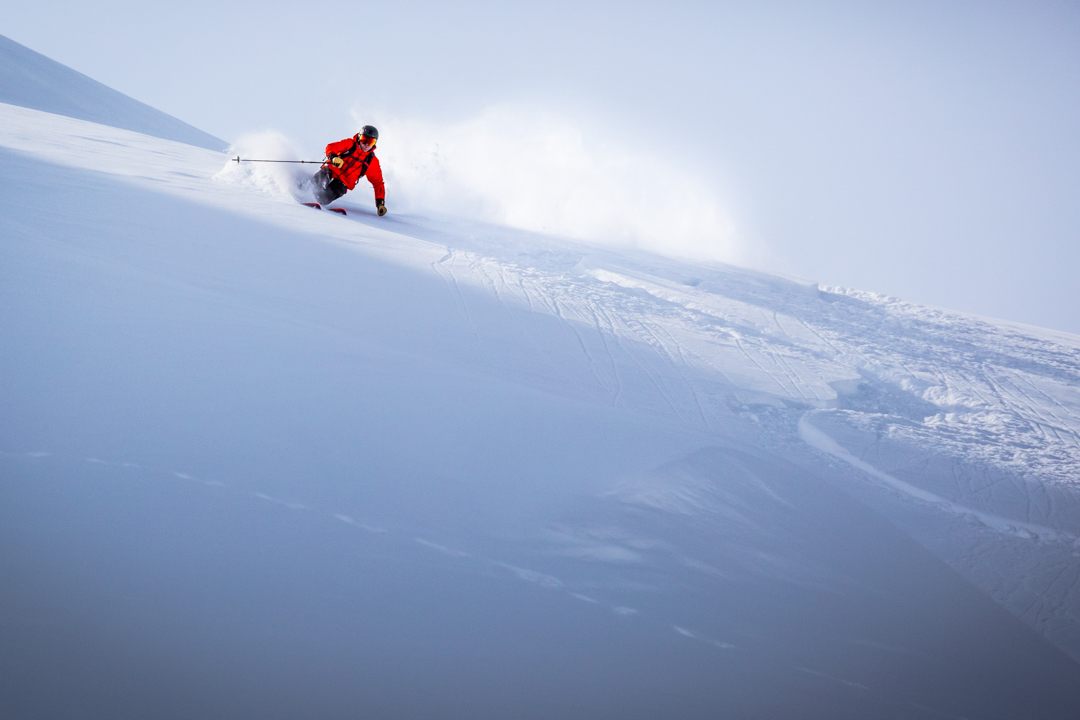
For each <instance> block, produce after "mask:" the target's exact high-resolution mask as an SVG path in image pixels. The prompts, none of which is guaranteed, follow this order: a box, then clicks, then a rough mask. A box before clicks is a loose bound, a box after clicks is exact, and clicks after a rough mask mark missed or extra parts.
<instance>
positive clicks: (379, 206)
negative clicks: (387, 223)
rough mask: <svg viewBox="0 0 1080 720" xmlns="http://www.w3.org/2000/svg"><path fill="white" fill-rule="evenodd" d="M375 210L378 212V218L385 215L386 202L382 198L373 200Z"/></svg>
mask: <svg viewBox="0 0 1080 720" xmlns="http://www.w3.org/2000/svg"><path fill="white" fill-rule="evenodd" d="M375 208H376V209H377V210H378V211H379V217H382V216H383V215H385V214H386V201H385V200H383V199H382V198H375Z"/></svg>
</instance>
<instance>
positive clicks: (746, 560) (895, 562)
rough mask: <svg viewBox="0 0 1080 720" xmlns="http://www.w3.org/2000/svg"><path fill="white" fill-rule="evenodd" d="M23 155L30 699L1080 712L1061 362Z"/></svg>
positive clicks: (167, 709)
mask: <svg viewBox="0 0 1080 720" xmlns="http://www.w3.org/2000/svg"><path fill="white" fill-rule="evenodd" d="M0 154H2V156H3V161H2V163H0V188H2V193H0V235H2V237H3V243H2V246H0V252H2V253H3V256H2V260H0V337H2V338H3V341H2V342H0V397H3V398H4V401H3V403H2V407H3V410H2V412H0V451H2V452H3V455H0V473H2V477H3V483H2V490H0V492H2V493H3V500H2V501H0V512H3V518H2V520H0V528H2V529H0V533H2V538H3V539H2V541H0V547H3V548H5V549H6V550H5V551H4V552H3V553H2V554H0V559H2V561H3V563H4V567H5V573H6V574H7V575H8V577H11V578H15V579H16V580H17V582H12V583H8V584H5V587H4V589H3V590H0V593H2V595H0V603H2V605H3V606H4V608H5V612H4V613H3V619H2V620H0V622H3V623H4V633H5V637H6V638H8V640H7V641H6V642H5V647H6V650H4V651H2V652H0V663H3V666H4V667H5V672H3V673H0V677H2V678H4V680H2V681H0V683H2V684H0V703H2V704H3V707H5V708H6V710H7V714H9V715H13V716H27V717H29V716H34V715H43V714H52V715H58V714H71V713H73V712H74V711H75V709H80V710H81V711H82V712H84V713H86V714H89V715H91V716H96V715H99V714H100V715H109V716H112V717H118V716H119V717H127V716H131V717H135V716H146V715H148V714H153V715H155V716H166V717H167V716H169V715H170V713H171V714H174V715H176V716H177V717H179V716H191V715H194V714H199V715H210V716H215V715H220V716H229V717H235V716H237V715H259V716H260V717H265V716H267V715H269V716H282V717H285V716H295V715H298V714H301V713H304V714H322V715H329V716H337V715H342V716H344V715H354V714H356V713H357V712H361V713H366V714H371V715H374V716H389V717H445V716H447V715H450V716H469V717H488V716H490V717H505V716H507V715H514V716H519V717H552V716H561V717H579V716H581V717H584V716H588V717H658V716H675V717H716V716H718V715H719V716H738V717H783V716H795V715H798V716H801V717H830V718H835V717H852V718H856V717H905V718H906V717H942V716H945V717H1002V718H1005V717H1069V716H1070V715H1069V713H1071V712H1072V711H1074V709H1075V707H1076V706H1077V704H1078V703H1080V668H1078V666H1077V664H1076V662H1075V659H1076V658H1078V657H1080V632H1078V628H1080V597H1078V594H1077V593H1078V584H1080V543H1078V539H1077V536H1078V533H1080V531H1078V527H1080V518H1078V515H1077V513H1078V509H1077V499H1078V497H1080V489H1078V488H1077V483H1076V479H1077V478H1078V477H1080V474H1078V472H1077V471H1078V468H1080V465H1078V462H1077V460H1078V457H1077V438H1078V433H1080V394H1078V393H1080V390H1078V388H1080V378H1078V373H1080V357H1078V353H1080V345H1078V342H1080V339H1078V338H1075V337H1072V336H1065V335H1060V334H1055V333H1050V332H1048V331H1041V330H1036V329H1032V328H1018V327H1015V326H1010V325H1006V324H1003V323H997V322H994V321H989V320H984V319H979V318H972V317H966V316H961V315H957V314H954V313H948V312H945V311H940V310H934V309H928V308H923V307H918V306H914V305H910V304H907V303H903V302H901V301H898V300H895V299H892V298H887V297H883V296H878V295H873V294H869V293H861V292H856V291H850V290H843V289H838V288H819V287H817V286H816V285H814V284H812V283H806V282H800V281H795V280H789V279H783V278H778V277H773V276H768V275H764V274H761V273H755V272H749V271H745V270H740V269H737V268H733V267H728V266H723V265H717V264H694V263H686V262H681V261H676V260H671V259H665V258H661V257H657V256H652V255H648V254H644V253H637V254H635V253H619V252H613V251H610V250H603V249H599V248H595V247H592V246H589V245H584V244H579V243H573V242H568V241H563V240H559V239H557V238H551V237H544V236H539V235H533V234H529V233H525V232H521V231H513V230H509V229H506V228H499V227H492V226H485V225H480V224H475V223H469V222H467V221H464V220H453V219H448V218H432V217H420V216H402V215H397V214H393V203H392V200H391V202H390V206H391V213H392V214H391V215H388V216H387V217H385V218H378V217H376V216H374V215H373V214H372V213H371V212H370V210H369V209H368V205H369V204H370V203H369V199H368V198H367V197H365V196H362V195H360V196H359V197H358V198H356V199H354V198H353V196H349V197H347V198H346V199H345V200H346V202H345V203H343V205H344V206H345V207H346V208H348V209H349V210H350V214H349V216H348V217H347V218H342V217H338V216H336V215H333V214H331V213H320V212H317V211H313V210H310V209H307V208H304V207H302V206H299V205H297V204H296V203H295V202H293V201H292V200H291V198H289V197H288V193H287V192H286V191H285V190H284V189H282V185H281V182H282V178H281V177H279V176H274V175H271V174H262V173H269V172H271V171H267V170H263V169H260V168H246V167H242V166H237V165H229V164H228V163H226V162H225V161H224V160H223V158H222V156H221V155H220V154H218V153H214V152H209V151H206V150H200V149H198V148H195V147H192V146H190V145H183V144H179V143H175V142H170V141H167V140H161V139H157V138H154V137H150V136H148V135H145V134H138V133H134V132H129V131H126V130H121V129H117V128H114V127H106V126H104V125H96V124H92V123H88V122H85V121H81V120H77V119H72V118H69V117H62V116H60V115H55V114H49V113H46V112H40V111H37V110H32V109H27V108H22V107H15V106H13V105H0ZM42 170H45V172H42ZM358 192H359V191H358ZM350 201H351V202H350ZM913 539H914V540H913ZM916 541H917V542H916ZM941 561H944V562H941ZM976 588H978V589H976ZM990 598H992V599H993V600H991V599H990ZM1003 607H1004V608H1007V609H1008V611H1009V612H1006V611H1005V610H1003V609H1002V608H1003ZM1017 618H1019V620H1018V619H1017ZM1036 631H1037V632H1036ZM1047 640H1049V641H1050V642H1048V641H1047ZM1051 643H1053V645H1052V644H1051ZM1070 655H1071V658H1072V659H1070V657H1069V656H1070ZM16 669H17V670H18V672H17V673H16V672H15V670H16ZM132 688H138V690H133V689H132ZM163 698H167V699H168V700H163Z"/></svg>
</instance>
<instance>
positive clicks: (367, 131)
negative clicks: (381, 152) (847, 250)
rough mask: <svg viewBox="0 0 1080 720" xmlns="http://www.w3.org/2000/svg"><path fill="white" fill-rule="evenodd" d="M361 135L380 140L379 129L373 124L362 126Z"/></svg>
mask: <svg viewBox="0 0 1080 720" xmlns="http://www.w3.org/2000/svg"><path fill="white" fill-rule="evenodd" d="M360 137H369V138H371V139H372V140H378V139H379V131H378V130H376V129H375V128H374V127H373V126H371V125H365V126H364V127H362V128H360Z"/></svg>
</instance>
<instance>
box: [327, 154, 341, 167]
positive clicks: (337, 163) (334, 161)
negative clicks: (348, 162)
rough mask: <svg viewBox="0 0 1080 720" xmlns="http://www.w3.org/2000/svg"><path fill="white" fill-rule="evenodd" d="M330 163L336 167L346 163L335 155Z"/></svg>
mask: <svg viewBox="0 0 1080 720" xmlns="http://www.w3.org/2000/svg"><path fill="white" fill-rule="evenodd" d="M330 164H331V165H333V166H334V167H336V168H340V167H341V166H342V165H344V164H345V161H344V160H342V159H341V158H339V157H338V156H337V155H335V156H334V157H332V158H330Z"/></svg>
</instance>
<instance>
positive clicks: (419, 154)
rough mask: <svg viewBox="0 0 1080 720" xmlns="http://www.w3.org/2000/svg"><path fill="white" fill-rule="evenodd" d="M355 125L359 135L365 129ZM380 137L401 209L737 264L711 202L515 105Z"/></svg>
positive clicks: (406, 123)
mask: <svg viewBox="0 0 1080 720" xmlns="http://www.w3.org/2000/svg"><path fill="white" fill-rule="evenodd" d="M354 116H355V117H356V120H357V127H359V126H360V124H362V123H366V122H371V119H370V117H369V116H366V115H361V114H360V113H359V112H355V111H354ZM379 128H380V130H381V131H382V137H381V138H380V141H379V149H380V153H379V156H380V159H381V160H382V163H383V169H384V172H385V174H386V177H387V183H388V188H387V189H388V193H390V195H391V196H392V197H390V198H388V201H390V202H391V203H392V204H393V205H396V206H397V207H399V208H402V209H405V210H409V211H416V212H421V211H422V212H425V213H430V212H433V211H434V212H441V213H447V214H453V215H468V216H470V217H472V218H475V219H480V220H484V221H487V222H493V223H498V224H505V225H510V226H513V227H517V228H522V229H525V230H532V231H536V232H545V233H551V234H556V235H561V236H566V237H571V238H577V239H582V240H588V241H590V242H595V243H602V244H606V245H623V246H625V245H635V246H638V247H641V248H644V249H647V250H650V251H653V252H658V253H662V254H665V255H677V256H684V257H696V258H702V259H712V260H727V261H733V260H738V259H739V257H740V252H739V247H738V242H737V240H736V235H735V232H734V228H733V225H732V222H731V220H730V219H729V217H728V216H727V214H726V212H725V211H724V209H723V208H722V207H721V205H720V202H719V200H718V198H717V193H716V191H715V190H714V189H713V188H711V187H709V185H708V184H707V183H706V182H705V181H703V180H701V179H699V178H696V177H694V176H693V175H692V174H691V173H689V172H687V171H686V170H684V169H682V168H679V167H677V166H676V164H675V163H673V162H672V161H671V160H669V159H666V158H664V157H663V156H662V155H660V154H659V153H658V152H656V151H655V150H653V149H651V148H649V147H647V146H645V145H644V144H642V145H635V146H626V145H618V144H616V143H614V142H611V141H603V140H599V141H598V140H595V139H594V137H593V136H592V135H590V134H588V133H586V132H583V131H582V130H581V129H580V128H579V127H577V126H576V125H575V124H573V123H571V122H569V121H568V120H566V119H565V118H562V117H559V116H556V115H553V114H551V113H547V112H542V111H536V110H533V109H530V108H527V107H524V106H519V105H499V106H495V107H491V108H488V109H487V110H485V111H483V112H481V113H480V114H479V115H477V116H475V117H472V118H470V119H467V120H464V121H462V122H458V123H456V124H451V125H436V124H433V123H429V122H423V121H416V120H399V119H392V118H391V119H387V120H384V121H382V122H381V123H379Z"/></svg>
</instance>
